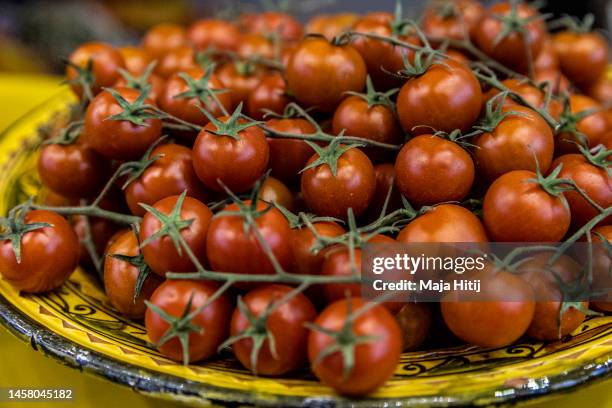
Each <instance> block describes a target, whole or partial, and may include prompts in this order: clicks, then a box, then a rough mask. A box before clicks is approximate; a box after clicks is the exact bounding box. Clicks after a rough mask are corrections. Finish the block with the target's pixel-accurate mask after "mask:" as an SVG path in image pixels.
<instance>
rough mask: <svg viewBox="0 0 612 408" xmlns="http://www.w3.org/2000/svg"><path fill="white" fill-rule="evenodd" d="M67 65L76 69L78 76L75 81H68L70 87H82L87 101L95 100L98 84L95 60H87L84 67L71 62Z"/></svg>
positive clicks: (67, 62)
mask: <svg viewBox="0 0 612 408" xmlns="http://www.w3.org/2000/svg"><path fill="white" fill-rule="evenodd" d="M66 65H68V66H69V67H70V68H72V69H74V70H75V71H76V73H77V76H76V77H75V78H74V79H71V80H68V81H66V83H68V84H70V85H75V86H80V87H81V88H82V89H83V95H84V96H85V99H86V100H88V101H91V100H92V99H93V98H94V95H93V90H92V89H93V87H94V85H95V83H96V75H95V74H94V72H93V60H92V59H91V58H90V59H89V60H87V64H85V66H84V67H81V66H80V65H77V64H75V63H73V62H71V61H66Z"/></svg>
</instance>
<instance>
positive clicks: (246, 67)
mask: <svg viewBox="0 0 612 408" xmlns="http://www.w3.org/2000/svg"><path fill="white" fill-rule="evenodd" d="M264 74H265V71H264V69H263V68H261V67H259V66H256V65H253V64H251V63H249V62H246V63H245V62H231V63H227V64H225V65H223V66H222V67H221V68H220V69H219V70H218V71H217V76H218V78H219V80H220V81H221V83H222V84H223V87H224V88H226V89H229V90H230V95H231V98H232V102H233V103H234V105H238V104H239V103H240V102H246V100H247V99H248V97H249V95H250V94H251V92H253V91H254V90H255V88H257V86H258V85H259V83H260V82H261V79H262V78H263V76H264Z"/></svg>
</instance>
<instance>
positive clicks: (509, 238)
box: [483, 170, 570, 242]
mask: <svg viewBox="0 0 612 408" xmlns="http://www.w3.org/2000/svg"><path fill="white" fill-rule="evenodd" d="M535 178H536V174H535V173H534V172H531V171H527V170H514V171H511V172H509V173H506V174H504V175H503V176H501V177H500V178H498V179H497V180H495V181H494V182H493V184H491V186H490V187H489V189H488V190H487V193H486V195H485V198H484V202H483V221H484V225H485V227H486V228H487V233H488V234H489V237H491V239H492V240H493V241H500V242H558V241H560V240H561V239H562V238H563V236H564V235H565V233H566V232H567V230H568V228H569V224H570V212H569V209H568V208H566V207H565V206H564V204H563V200H562V199H561V198H560V197H556V196H553V195H550V194H549V193H548V192H546V191H545V190H544V189H543V188H542V187H541V186H540V185H539V184H538V183H537V182H531V180H532V179H535Z"/></svg>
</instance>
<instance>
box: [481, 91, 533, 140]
mask: <svg viewBox="0 0 612 408" xmlns="http://www.w3.org/2000/svg"><path fill="white" fill-rule="evenodd" d="M508 95H509V92H508V91H504V92H500V93H498V94H497V95H495V96H494V97H493V98H491V99H490V100H489V101H488V102H487V104H486V112H485V116H484V118H483V119H482V120H481V121H480V123H479V124H478V125H476V126H474V129H477V130H480V131H482V132H486V133H490V132H492V131H493V130H495V128H496V127H497V126H499V124H500V123H501V122H502V121H503V120H504V119H506V118H507V117H509V116H521V117H526V116H527V115H526V114H524V113H523V112H518V111H513V110H506V111H504V105H505V101H506V98H507V97H508Z"/></svg>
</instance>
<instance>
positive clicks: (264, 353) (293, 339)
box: [230, 284, 317, 376]
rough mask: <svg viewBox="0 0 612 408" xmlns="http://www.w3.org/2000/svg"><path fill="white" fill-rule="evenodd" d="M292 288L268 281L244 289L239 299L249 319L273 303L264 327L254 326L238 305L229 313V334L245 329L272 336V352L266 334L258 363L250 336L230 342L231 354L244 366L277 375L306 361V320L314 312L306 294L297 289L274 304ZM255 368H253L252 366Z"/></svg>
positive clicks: (294, 368)
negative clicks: (252, 359) (255, 360)
mask: <svg viewBox="0 0 612 408" xmlns="http://www.w3.org/2000/svg"><path fill="white" fill-rule="evenodd" d="M292 290H293V288H291V287H290V286H285V285H277V284H270V285H265V286H262V287H259V288H257V289H254V290H252V291H250V292H249V293H247V294H246V295H245V296H244V297H243V298H242V301H243V302H244V305H245V307H246V308H247V310H248V311H249V312H250V313H251V315H252V317H251V319H252V318H253V317H254V318H258V317H261V316H262V315H263V314H264V313H266V312H267V310H269V308H270V307H273V309H272V311H271V312H270V314H269V315H268V316H267V318H266V319H265V329H263V330H258V329H257V328H255V327H253V325H252V323H251V322H250V319H249V317H247V316H246V315H245V314H244V313H243V312H242V310H240V308H236V309H235V310H234V313H233V314H232V320H231V323H230V334H231V335H232V336H236V335H239V334H240V333H244V332H245V331H246V330H249V329H250V330H256V333H259V335H266V334H267V336H269V337H272V338H273V339H274V340H273V342H274V351H275V352H274V353H273V352H272V348H271V347H270V340H269V337H268V338H266V340H264V342H263V344H262V346H261V348H260V349H259V351H258V352H257V354H256V356H257V366H256V367H253V365H252V362H251V353H252V352H253V347H254V341H253V338H249V337H247V338H244V339H241V340H238V341H237V342H235V343H234V344H233V345H232V349H233V351H234V355H235V356H236V358H237V359H238V361H240V362H241V363H242V365H243V366H245V367H246V368H247V369H249V370H251V371H254V372H256V373H257V374H261V375H269V376H279V375H283V374H287V373H289V372H291V371H295V370H297V369H300V368H302V367H303V366H304V365H305V364H306V361H307V356H306V345H307V340H308V329H307V328H306V327H305V326H304V324H305V323H309V322H312V321H313V320H314V319H315V318H316V317H317V312H316V310H315V308H314V306H313V305H312V303H311V302H310V300H308V298H307V297H306V296H304V295H303V294H301V293H299V294H297V295H295V296H294V297H292V298H291V299H289V300H288V301H286V302H284V303H282V304H280V305H278V306H274V305H275V303H276V302H279V301H281V300H282V299H283V298H284V297H285V296H287V295H288V294H289V293H291V291H292ZM254 368H256V369H254Z"/></svg>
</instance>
